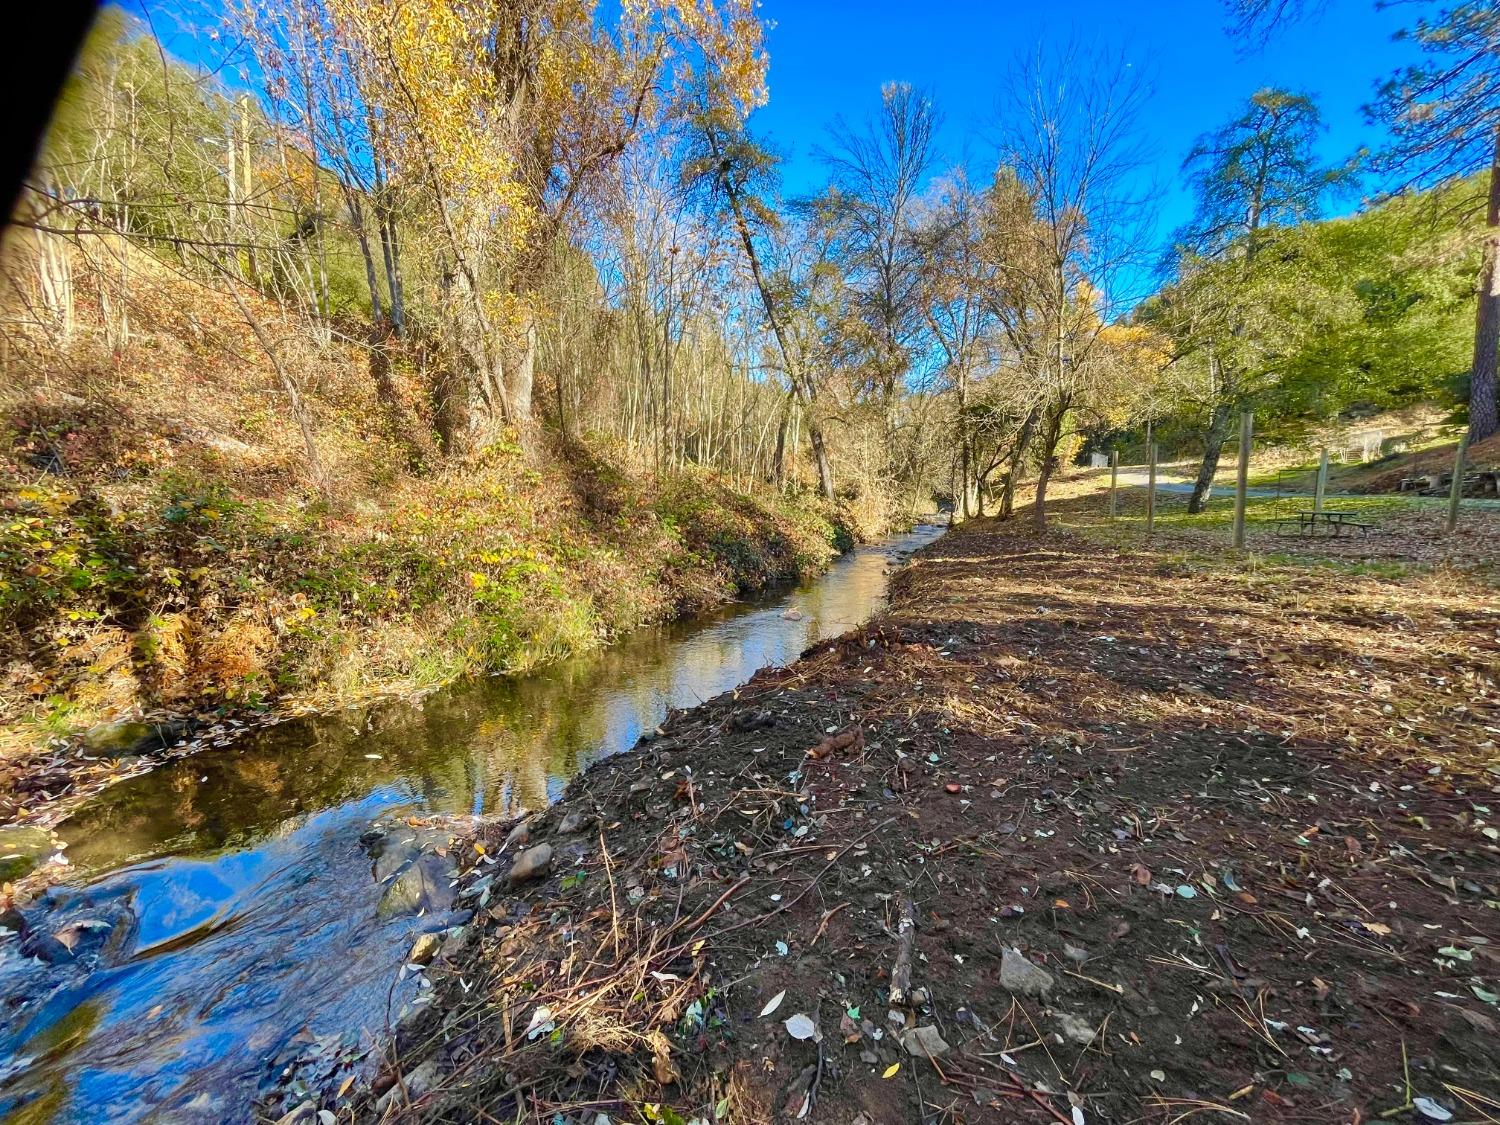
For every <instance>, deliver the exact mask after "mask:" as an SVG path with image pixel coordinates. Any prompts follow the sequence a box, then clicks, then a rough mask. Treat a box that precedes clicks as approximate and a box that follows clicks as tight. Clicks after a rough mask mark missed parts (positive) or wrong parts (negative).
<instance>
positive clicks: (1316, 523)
mask: <svg viewBox="0 0 1500 1125" xmlns="http://www.w3.org/2000/svg"><path fill="white" fill-rule="evenodd" d="M1359 516H1360V513H1359V512H1346V511H1332V510H1329V509H1326V508H1325V509H1324V510H1323V511H1321V512H1313V511H1307V512H1298V513H1297V514H1296V515H1294V516H1285V517H1283V518H1282V519H1279V520H1277V521H1276V533H1277V534H1278V535H1289V534H1291V532H1290V531H1288V530H1286V529H1287V528H1291V529H1293V530H1295V531H1296V533H1297V534H1298V535H1305V536H1307V537H1308V538H1312V537H1313V536H1316V535H1319V534H1323V533H1326V534H1328V535H1330V536H1332V537H1333V538H1335V539H1337V538H1338V537H1339V536H1340V535H1342V534H1343V533H1344V532H1345V531H1346V530H1348V531H1353V530H1355V529H1358V531H1359V532H1360V533H1361V534H1362V535H1368V534H1369V533H1370V528H1372V527H1374V526H1375V525H1374V524H1372V523H1368V522H1366V521H1363V520H1361V519H1360V518H1359Z"/></svg>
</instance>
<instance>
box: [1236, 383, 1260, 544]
mask: <svg viewBox="0 0 1500 1125" xmlns="http://www.w3.org/2000/svg"><path fill="white" fill-rule="evenodd" d="M1254 426H1255V422H1254V415H1252V414H1251V413H1250V411H1248V410H1242V411H1240V471H1239V473H1238V474H1237V476H1236V477H1235V482H1234V549H1235V550H1236V551H1240V550H1243V549H1244V547H1245V504H1246V502H1247V501H1248V500H1249V497H1250V436H1251V433H1252V431H1253V430H1254Z"/></svg>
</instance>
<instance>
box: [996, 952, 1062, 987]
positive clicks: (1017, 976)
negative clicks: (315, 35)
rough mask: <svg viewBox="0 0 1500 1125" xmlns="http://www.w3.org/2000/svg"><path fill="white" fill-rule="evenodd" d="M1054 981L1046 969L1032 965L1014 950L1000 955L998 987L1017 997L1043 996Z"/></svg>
mask: <svg viewBox="0 0 1500 1125" xmlns="http://www.w3.org/2000/svg"><path fill="white" fill-rule="evenodd" d="M1053 984H1054V981H1053V979H1052V974H1051V973H1049V972H1048V971H1047V970H1046V969H1043V968H1039V967H1038V966H1036V965H1033V964H1032V963H1031V962H1030V961H1028V960H1026V958H1025V957H1023V956H1021V954H1020V953H1019V952H1018V951H1017V950H1014V949H1007V950H1006V951H1005V952H1004V953H1002V954H1001V955H1000V987H1001V988H1003V989H1005V990H1006V991H1007V992H1012V993H1015V994H1017V995H1019V996H1045V995H1047V993H1049V992H1051V991H1052V986H1053Z"/></svg>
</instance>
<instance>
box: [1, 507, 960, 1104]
mask: <svg viewBox="0 0 1500 1125" xmlns="http://www.w3.org/2000/svg"><path fill="white" fill-rule="evenodd" d="M939 534H941V529H940V528H936V527H923V528H919V529H918V530H917V531H916V532H914V533H912V534H911V535H908V536H903V537H901V538H899V539H894V540H891V541H888V542H886V543H883V544H877V545H874V546H870V547H865V548H861V549H860V550H858V551H856V552H855V553H854V554H852V555H851V556H848V557H846V558H844V559H842V560H840V561H839V562H838V563H837V564H835V566H834V567H833V569H832V570H831V571H830V572H829V573H828V574H826V575H824V576H823V577H821V578H819V579H816V580H814V581H812V582H809V583H806V584H804V585H802V586H800V587H797V588H795V589H789V590H783V591H781V592H780V593H778V594H775V595H772V596H770V597H767V598H765V599H763V600H761V601H759V602H756V603H751V604H742V605H736V606H732V607H729V608H727V609H725V610H723V611H720V612H718V613H716V614H711V615H706V616H703V617H699V618H695V619H693V620H690V621H687V622H681V623H677V624H674V625H670V626H664V627H661V628H657V629H646V630H642V631H640V632H638V633H635V634H632V635H631V636H630V637H627V638H626V639H625V640H624V641H622V642H621V643H620V644H618V645H616V646H614V647H612V648H610V649H608V650H606V651H604V652H602V653H598V654H595V655H592V656H588V657H584V658H580V659H577V660H572V661H569V662H566V663H564V664H560V665H557V666H554V667H552V668H549V669H546V670H544V671H543V672H541V673H539V674H536V675H533V676H527V677H524V678H519V679H491V680H484V681H480V682H476V683H466V684H461V685H458V686H455V687H453V688H450V689H448V690H445V691H443V692H440V693H438V694H436V695H433V696H431V697H429V698H428V699H426V700H425V701H423V702H422V703H421V704H411V705H405V704H385V705H381V706H376V707H370V708H366V709H359V710H351V711H345V712H340V713H338V714H336V715H331V716H323V717H319V718H316V719H307V720H298V721H295V722H290V723H286V724H283V725H281V726H277V727H273V728H269V729H265V730H259V731H256V732H253V733H249V734H247V735H245V736H244V737H243V738H242V739H240V740H239V741H237V742H235V743H233V744H232V745H230V746H227V747H224V748H221V749H217V750H211V751H208V752H205V753H203V754H200V755H198V756H195V757H192V758H187V759H184V760H182V761H179V762H176V763H174V764H172V765H169V766H166V767H164V768H162V769H160V770H157V771H156V772H154V773H150V774H145V775H143V776H141V777H137V778H134V779H132V780H130V781H127V782H124V783H122V784H120V785H118V786H116V787H115V788H114V789H111V790H110V791H109V792H107V793H106V794H104V795H103V796H102V797H100V798H99V799H97V800H96V801H94V802H93V803H92V804H91V805H89V806H87V807H85V808H84V809H82V810H81V811H80V812H79V813H78V814H77V815H76V816H74V817H73V818H72V819H71V820H70V821H68V822H67V823H66V824H65V825H64V826H63V827H62V828H61V829H60V831H61V833H62V835H63V837H64V838H65V839H66V840H67V841H68V843H69V849H68V855H69V857H70V858H71V860H72V862H73V864H74V865H75V866H76V867H77V868H78V869H79V871H80V873H81V878H80V879H79V880H78V881H77V882H75V883H74V884H73V885H70V886H65V887H60V888H56V889H54V891H53V892H52V893H51V894H50V896H49V898H48V900H47V901H46V902H44V903H43V904H42V906H41V907H40V908H38V909H36V910H33V911H31V912H30V921H31V922H32V923H33V925H34V927H35V928H36V930H37V931H38V932H41V931H47V932H56V931H59V930H62V929H65V928H66V927H68V926H70V925H71V926H74V927H75V928H78V927H81V928H82V929H83V930H84V931H85V932H86V933H87V934H88V936H89V941H88V942H87V943H86V944H85V945H84V946H83V947H82V948H85V949H87V950H88V952H87V953H86V954H85V955H84V956H81V957H79V958H78V959H77V960H76V961H74V962H72V963H70V964H63V965H58V966H52V965H46V964H43V963H42V962H41V961H39V960H37V959H35V958H29V957H25V956H23V955H22V953H21V951H20V948H19V943H18V942H17V940H16V939H15V938H8V939H5V940H4V941H3V942H0V1119H3V1120H5V1121H8V1122H26V1123H33V1122H35V1123H42V1122H90V1123H92V1122H114V1121H138V1120H151V1121H161V1122H208V1121H214V1122H218V1121H242V1120H249V1119H250V1105H251V1102H252V1101H253V1099H254V1097H255V1094H256V1090H257V1089H258V1088H259V1087H260V1085H261V1083H262V1082H263V1081H264V1080H265V1079H267V1078H268V1077H269V1076H270V1075H271V1073H272V1071H273V1069H274V1067H275V1065H276V1063H277V1060H279V1059H281V1058H283V1057H285V1055H286V1054H287V1052H289V1051H298V1050H300V1051H303V1052H304V1053H305V1050H306V1048H307V1046H308V1044H310V1043H316V1044H318V1045H319V1046H318V1049H320V1050H321V1049H322V1047H323V1045H325V1044H326V1045H328V1049H329V1050H330V1052H331V1051H333V1050H335V1049H343V1050H347V1049H349V1048H350V1047H352V1046H355V1045H357V1044H361V1043H364V1044H367V1043H368V1042H370V1040H371V1038H372V1036H373V1035H374V1034H376V1033H378V1032H379V1031H380V1030H381V1029H382V1028H383V1027H384V1026H385V1024H386V1021H387V1018H388V1009H390V1008H392V1007H396V1008H399V1005H400V1004H401V1002H402V1000H403V995H402V994H401V993H399V992H397V993H392V990H391V986H392V982H393V981H394V979H395V975H396V974H395V971H396V969H397V967H398V966H399V964H400V962H401V959H402V955H403V954H404V952H405V951H406V950H407V949H408V948H409V947H410V945H411V942H412V940H413V938H414V936H415V934H416V933H418V932H420V931H421V930H422V929H424V928H432V927H433V926H434V925H435V924H440V923H437V922H434V920H433V919H430V918H422V917H417V918H401V919H395V920H391V921H380V920H378V919H377V917H376V904H377V902H378V901H379V899H380V894H381V891H382V886H381V884H380V883H379V882H377V881H376V879H375V878H374V876H373V873H372V867H371V860H370V857H369V855H368V854H367V852H366V850H365V848H364V847H363V846H362V845H361V842H360V836H361V834H362V833H364V832H365V831H366V830H367V829H368V828H369V826H370V823H371V821H372V820H374V819H376V818H378V817H385V818H387V819H389V818H390V817H391V816H392V815H393V814H398V813H405V812H407V811H409V812H411V813H418V814H420V813H424V812H443V813H468V812H486V813H497V812H514V811H516V810H517V809H519V808H521V807H525V808H532V809H535V808H539V807H541V806H542V805H544V804H546V803H547V802H549V801H552V800H555V799H556V798H557V797H558V795H559V794H560V793H561V792H562V790H563V788H564V786H565V785H566V784H567V782H568V779H569V778H571V777H572V776H573V775H574V774H576V773H577V772H578V771H579V770H581V769H583V768H585V767H587V766H588V764H589V763H590V762H592V761H595V760H597V759H598V758H600V757H603V756H605V755H608V754H613V753H617V752H619V751H622V750H625V749H628V748H629V747H630V746H632V745H634V743H635V742H636V740H637V739H638V738H639V737H640V735H641V733H642V732H643V731H646V730H649V729H651V728H653V727H655V726H656V724H657V723H659V722H660V721H661V720H662V718H663V717H664V716H665V714H666V712H667V708H668V707H690V706H692V705H694V704H696V703H699V702H701V701H703V700H705V699H708V698H710V697H712V696H714V695H718V694H719V693H721V692H723V691H727V690H728V689H730V688H732V687H734V686H736V685H738V684H741V683H744V682H745V681H746V680H748V679H749V678H750V677H751V676H752V675H753V674H754V673H755V672H756V671H757V670H758V669H760V668H763V667H765V666H767V665H773V664H785V663H788V662H790V661H792V660H794V659H796V657H797V656H798V655H799V654H800V653H801V652H802V650H803V649H805V648H806V647H807V646H808V645H810V644H813V643H815V642H816V641H818V640H820V639H822V638H825V637H829V636H834V635H836V634H838V633H842V632H844V631H845V630H847V629H849V628H851V627H853V626H855V625H857V624H859V623H860V622H862V621H864V620H866V619H867V618H868V617H869V616H870V615H871V614H872V613H873V612H875V611H876V610H877V609H879V608H880V606H881V604H882V602H883V599H884V594H885V588H886V580H887V577H888V571H889V568H890V566H891V565H892V563H893V562H895V561H897V560H898V559H899V558H900V557H902V556H903V555H904V554H906V553H908V552H910V551H911V550H914V549H916V548H917V547H920V546H922V545H924V544H926V543H928V542H931V541H932V540H933V539H935V538H936V537H937V536H938V535H939ZM392 1014H393V1013H392Z"/></svg>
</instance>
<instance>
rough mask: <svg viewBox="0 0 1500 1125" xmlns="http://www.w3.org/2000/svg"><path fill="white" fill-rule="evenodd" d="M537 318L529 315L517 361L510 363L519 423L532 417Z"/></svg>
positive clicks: (512, 399) (512, 396) (510, 388)
mask: <svg viewBox="0 0 1500 1125" xmlns="http://www.w3.org/2000/svg"><path fill="white" fill-rule="evenodd" d="M536 342H537V341H536V318H535V317H528V318H527V320H526V326H525V328H524V329H522V333H521V344H520V347H518V348H517V349H516V355H515V362H514V363H512V364H511V365H510V379H509V386H508V387H507V388H506V391H507V393H508V397H509V399H510V411H511V416H512V419H513V420H514V421H515V423H516V424H517V425H525V423H526V422H528V421H529V420H530V419H531V390H532V387H533V385H534V384H535V382H536Z"/></svg>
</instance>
